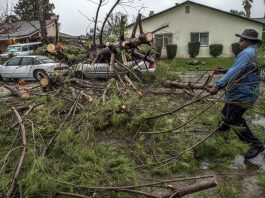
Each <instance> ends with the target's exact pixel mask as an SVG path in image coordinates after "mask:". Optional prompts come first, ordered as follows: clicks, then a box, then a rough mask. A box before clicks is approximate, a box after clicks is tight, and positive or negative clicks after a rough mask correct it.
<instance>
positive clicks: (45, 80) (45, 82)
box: [39, 77, 49, 88]
mask: <svg viewBox="0 0 265 198" xmlns="http://www.w3.org/2000/svg"><path fill="white" fill-rule="evenodd" d="M39 81H40V84H41V87H43V88H45V87H48V85H49V78H48V77H44V78H41V79H40V80H39Z"/></svg>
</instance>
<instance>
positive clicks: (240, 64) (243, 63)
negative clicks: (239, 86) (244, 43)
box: [209, 52, 251, 94]
mask: <svg viewBox="0 0 265 198" xmlns="http://www.w3.org/2000/svg"><path fill="white" fill-rule="evenodd" d="M250 60H251V56H250V55H249V54H248V53H246V52H243V53H241V54H239V56H238V57H237V58H236V60H235V62H234V64H233V65H232V66H231V68H230V69H229V70H228V71H227V73H226V74H225V75H224V76H223V77H222V78H221V79H219V80H218V81H216V83H215V86H213V87H212V88H211V89H210V90H209V92H210V93H211V94H217V93H218V91H219V90H221V89H223V88H225V87H226V86H227V84H228V83H229V82H230V81H231V80H232V79H233V78H234V77H236V75H237V74H239V72H240V71H242V70H244V69H245V68H246V67H247V65H248V64H249V63H250Z"/></svg>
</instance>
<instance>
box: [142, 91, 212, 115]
mask: <svg viewBox="0 0 265 198" xmlns="http://www.w3.org/2000/svg"><path fill="white" fill-rule="evenodd" d="M210 95H211V94H207V95H204V96H201V97H200V98H197V99H192V100H191V101H190V102H188V103H186V104H184V105H183V106H181V107H178V108H177V109H175V110H172V111H169V112H166V113H162V114H159V115H155V116H151V117H147V118H146V119H155V118H160V117H163V116H166V115H170V114H173V113H175V112H177V111H179V110H181V109H183V108H185V107H187V106H189V105H191V104H193V103H195V102H198V101H200V100H202V99H204V98H206V97H208V96H210Z"/></svg>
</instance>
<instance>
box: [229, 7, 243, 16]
mask: <svg viewBox="0 0 265 198" xmlns="http://www.w3.org/2000/svg"><path fill="white" fill-rule="evenodd" d="M230 13H231V14H234V15H238V16H242V17H245V16H246V13H245V12H244V11H242V10H232V9H231V10H230Z"/></svg>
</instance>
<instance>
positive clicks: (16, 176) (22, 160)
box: [7, 107, 27, 198]
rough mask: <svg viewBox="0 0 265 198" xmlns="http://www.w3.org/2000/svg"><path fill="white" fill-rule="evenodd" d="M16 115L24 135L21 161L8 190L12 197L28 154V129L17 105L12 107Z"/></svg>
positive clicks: (9, 195) (8, 195) (8, 194)
mask: <svg viewBox="0 0 265 198" xmlns="http://www.w3.org/2000/svg"><path fill="white" fill-rule="evenodd" d="M12 109H13V111H14V113H15V115H16V117H17V120H18V122H19V124H20V130H21V136H22V147H23V148H22V152H21V156H20V159H19V163H18V165H17V169H16V172H15V175H14V177H13V181H12V184H11V186H10V188H9V190H8V192H7V197H8V198H9V197H11V196H12V193H13V191H14V189H15V187H16V183H17V180H18V176H19V173H20V170H21V168H22V164H23V162H24V159H25V156H26V150H27V139H26V129H25V126H24V124H23V120H22V118H21V116H20V115H19V113H18V111H17V110H16V108H15V107H12Z"/></svg>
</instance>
